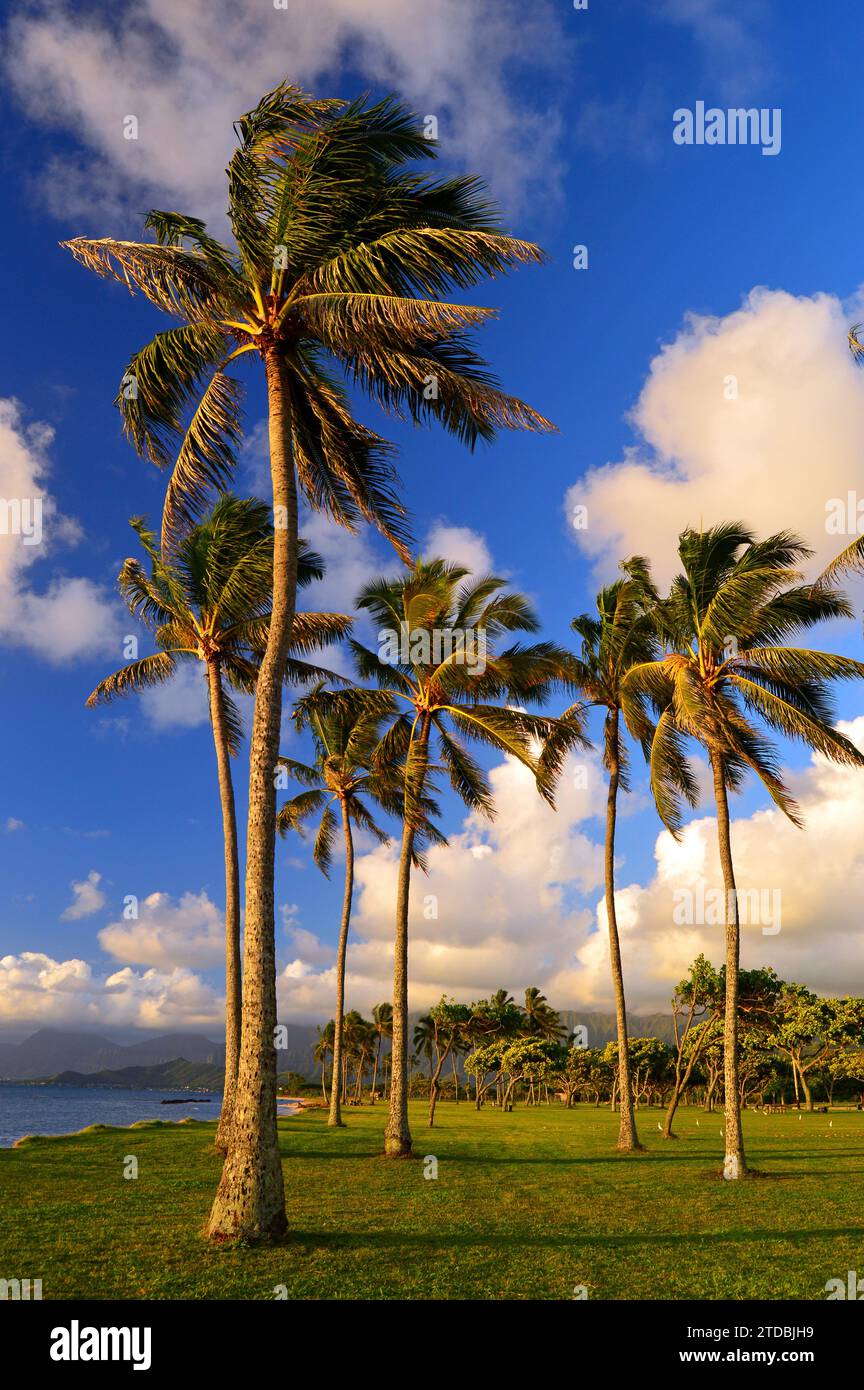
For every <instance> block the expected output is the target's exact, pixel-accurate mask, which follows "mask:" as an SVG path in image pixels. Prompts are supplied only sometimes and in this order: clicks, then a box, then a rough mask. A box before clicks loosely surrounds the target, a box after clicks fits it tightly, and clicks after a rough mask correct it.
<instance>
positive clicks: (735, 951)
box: [711, 753, 747, 1179]
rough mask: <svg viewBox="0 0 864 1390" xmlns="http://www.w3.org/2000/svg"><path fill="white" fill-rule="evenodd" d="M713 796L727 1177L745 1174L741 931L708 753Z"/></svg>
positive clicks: (724, 802) (724, 810) (719, 762)
mask: <svg viewBox="0 0 864 1390" xmlns="http://www.w3.org/2000/svg"><path fill="white" fill-rule="evenodd" d="M711 766H712V768H713V771H714V797H715V800H716V802H717V838H718V841H719V846H720V864H721V867H722V869H723V886H724V888H725V890H726V895H725V896H726V1005H725V1010H726V1012H725V1017H724V1020H723V1090H724V1109H725V1134H726V1154H725V1157H724V1160H723V1176H724V1178H728V1179H735V1178H743V1177H746V1175H747V1164H746V1160H745V1158H744V1136H743V1134H742V1132H741V1101H740V1097H739V1093H738V1085H739V1078H738V962H739V957H740V954H741V939H740V938H741V933H740V929H739V925H738V895H737V893H736V891H735V869H734V866H733V863H732V841H731V837H730V832H729V801H728V798H727V796H726V778H725V776H724V769H723V759H722V758H721V757H720V755H719V754H716V753H715V754H712V756H711Z"/></svg>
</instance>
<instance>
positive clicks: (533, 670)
mask: <svg viewBox="0 0 864 1390" xmlns="http://www.w3.org/2000/svg"><path fill="white" fill-rule="evenodd" d="M357 606H358V608H360V609H361V610H362V611H364V612H366V613H368V614H369V615H370V617H371V618H372V620H373V622H374V624H375V626H376V628H377V629H378V635H379V642H380V643H381V647H380V649H379V651H378V652H374V651H370V650H369V649H368V648H366V647H363V646H361V645H360V644H359V643H358V642H356V641H352V644H351V645H352V647H353V649H354V652H355V656H356V660H357V664H358V669H359V671H360V675H361V676H362V677H363V678H364V679H367V680H368V679H373V680H375V681H377V683H378V684H379V685H380V686H381V687H382V688H383V689H384V690H386V691H389V692H390V694H391V697H392V706H393V718H392V722H391V723H390V726H389V728H388V730H387V733H386V734H385V736H384V738H383V740H382V744H381V757H382V758H383V759H384V760H385V762H389V761H390V760H391V759H392V758H393V757H396V758H398V759H399V760H401V761H402V762H404V767H405V817H404V821H403V832H402V846H401V850H400V858H399V870H398V880H397V885H398V886H397V901H396V941H395V963H394V981H393V1074H392V1084H391V1088H390V1112H389V1116H388V1120H387V1127H386V1129H385V1136H384V1140H385V1153H386V1154H387V1155H388V1156H389V1157H392V1158H398V1157H407V1156H408V1155H410V1153H411V1131H410V1128H409V1125H408V1106H407V1101H408V1067H407V1058H408V1037H407V1019H408V906H409V892H410V881H411V868H412V863H413V860H414V857H415V849H414V844H415V839H416V836H417V834H418V833H419V831H420V829H421V828H422V824H423V820H424V811H423V804H422V798H423V796H424V795H426V792H427V788H428V787H429V785H430V779H431V777H432V774H433V771H434V769H435V768H436V767H438V766H441V767H443V768H444V769H445V770H446V772H447V773H448V775H449V779H450V783H451V786H452V787H453V789H454V790H455V791H456V792H457V793H458V794H459V795H460V796H461V797H462V799H463V801H465V803H466V805H468V806H469V807H470V808H471V809H472V810H473V811H478V812H480V813H482V814H484V815H487V816H491V815H492V814H493V813H494V805H493V801H492V794H491V788H490V784H489V780H488V778H487V776H486V774H485V772H484V771H483V769H482V768H481V767H480V765H479V764H478V763H477V762H476V760H475V759H474V758H473V757H472V756H471V754H470V752H469V751H468V748H467V747H466V743H465V740H473V741H476V742H479V743H482V744H484V745H486V746H487V747H491V748H494V749H495V750H497V751H498V752H502V753H506V754H509V755H511V756H513V757H515V758H517V759H518V760H519V761H520V762H522V763H523V764H524V765H525V766H526V767H527V768H529V769H530V770H531V772H532V773H533V775H534V776H535V778H536V779H537V786H538V789H539V790H540V792H541V794H542V795H543V796H545V797H546V798H547V800H548V801H549V802H550V804H551V801H552V793H551V789H550V788H551V782H552V780H553V778H554V774H555V773H556V772H557V767H556V766H555V765H554V764H553V763H552V762H551V761H549V762H547V764H546V765H545V766H541V765H540V762H539V761H538V756H537V751H536V750H537V748H538V746H539V742H538V741H540V740H543V739H544V738H548V735H549V733H550V731H551V727H552V725H551V721H549V720H547V719H543V718H541V717H540V716H539V715H534V714H530V713H526V712H525V711H524V710H523V709H521V708H514V706H522V705H525V704H528V703H530V702H535V703H538V704H542V703H544V702H545V701H546V700H548V699H549V697H550V695H551V694H552V692H553V691H554V690H555V689H556V688H558V687H560V686H562V685H563V684H564V682H565V679H566V671H567V666H568V657H567V654H566V653H565V652H563V651H561V649H560V648H558V647H556V646H554V645H553V644H552V643H550V642H536V643H532V644H529V645H521V644H520V643H514V644H512V645H511V646H509V647H501V645H500V641H501V638H502V637H503V636H504V635H505V634H508V633H512V632H534V631H536V629H537V626H538V623H537V619H536V617H535V616H534V614H533V612H532V611H531V609H530V607H529V605H528V602H527V600H526V599H525V598H523V596H522V595H521V594H517V593H514V592H512V591H506V590H505V583H504V580H503V579H499V578H496V577H495V576H494V575H487V576H485V577H482V578H479V579H472V578H469V575H468V571H467V570H465V569H463V568H461V567H460V566H458V565H452V564H448V563H447V562H445V561H444V560H429V561H420V560H418V561H417V564H416V565H415V567H414V568H413V569H410V570H408V571H407V573H405V574H403V575H400V576H399V577H397V578H396V579H379V580H376V581H375V582H374V583H372V584H368V585H367V586H366V588H365V589H364V590H363V592H362V593H361V594H360V597H359V598H358V600H357ZM505 700H506V701H508V702H509V703H508V704H507V705H502V704H500V703H498V702H499V701H505Z"/></svg>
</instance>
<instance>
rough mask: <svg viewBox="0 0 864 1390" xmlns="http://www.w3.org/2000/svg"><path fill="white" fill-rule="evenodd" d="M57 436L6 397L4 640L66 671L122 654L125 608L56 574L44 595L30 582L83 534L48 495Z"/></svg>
mask: <svg viewBox="0 0 864 1390" xmlns="http://www.w3.org/2000/svg"><path fill="white" fill-rule="evenodd" d="M53 437H54V436H53V431H52V430H51V429H50V427H49V426H47V425H44V424H39V423H35V424H29V425H28V424H25V422H24V418H23V414H22V410H21V406H20V405H19V403H18V402H17V401H15V400H11V399H5V400H4V399H0V499H2V519H0V638H2V641H3V642H4V643H5V644H6V645H10V646H20V647H25V648H27V649H28V650H29V651H31V652H33V653H35V654H36V655H37V656H40V657H42V658H43V660H45V661H48V662H50V663H52V664H54V665H60V664H62V663H64V662H66V661H69V660H71V659H73V658H77V657H91V656H102V655H109V654H110V653H112V652H117V651H119V649H120V631H121V628H120V609H119V605H118V604H117V602H116V601H115V600H114V599H113V597H111V596H109V594H108V593H107V592H106V590H105V589H103V588H102V587H101V586H100V585H97V584H94V583H93V581H92V580H90V579H82V578H69V577H66V576H59V575H54V576H53V577H52V578H51V579H50V580H49V582H48V585H47V588H44V589H43V590H42V591H41V592H37V591H36V590H34V589H33V587H32V585H31V583H30V579H31V566H33V565H34V564H35V563H36V562H37V561H39V560H44V559H45V557H46V555H47V554H50V553H51V551H52V549H53V548H54V547H56V546H57V545H64V544H65V545H74V544H76V543H77V542H78V541H79V540H80V539H81V534H82V533H81V528H80V526H79V525H78V523H77V522H76V521H74V519H72V518H69V517H62V516H61V515H60V514H59V513H58V511H57V507H56V504H55V503H54V501H53V499H52V498H51V497H50V496H49V495H48V494H47V493H46V489H45V483H46V479H47V476H48V473H49V462H48V449H49V447H50V445H51V443H52V441H53ZM40 509H41V510H40ZM40 517H41V520H40Z"/></svg>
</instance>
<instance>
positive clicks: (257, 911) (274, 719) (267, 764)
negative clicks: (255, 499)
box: [208, 348, 297, 1241]
mask: <svg viewBox="0 0 864 1390" xmlns="http://www.w3.org/2000/svg"><path fill="white" fill-rule="evenodd" d="M265 367H266V372H267V398H268V409H269V435H270V475H271V479H272V486H273V515H274V526H275V530H274V537H273V608H272V615H271V618H270V626H269V631H268V634H267V647H266V650H265V652H264V658H263V660H262V662H261V668H260V670H259V673H258V682H257V688H256V693H255V716H254V720H253V724H252V738H251V742H250V748H249V819H248V825H247V834H246V926H245V932H244V956H243V1021H242V1030H241V1040H240V1062H239V1067H238V1071H237V1090H236V1094H235V1099H234V1118H233V1126H232V1133H231V1144H230V1148H229V1151H228V1156H227V1158H226V1160H225V1166H224V1168H223V1170H222V1178H221V1180H220V1183H219V1188H218V1190H217V1192H216V1197H215V1200H214V1203H213V1208H212V1211H211V1213H210V1221H209V1226H208V1235H209V1236H210V1238H211V1240H224V1239H229V1238H232V1237H244V1238H245V1239H247V1240H251V1241H262V1240H271V1239H274V1238H276V1237H278V1236H281V1235H282V1234H283V1233H284V1232H285V1230H286V1228H287V1225H288V1222H287V1218H286V1215H285V1188H284V1183H283V1178H282V1161H281V1158H280V1156H279V1136H278V1131H277V1128H276V1047H275V1029H276V1023H277V1017H276V930H275V907H274V898H275V890H274V873H275V858H276V780H275V768H276V759H277V757H278V755H279V735H280V732H281V724H282V684H283V680H284V676H285V664H286V661H287V658H288V648H289V646H290V643H291V628H292V624H293V622H294V605H295V596H296V590H297V483H296V479H295V476H294V460H293V457H292V444H291V401H290V392H289V386H288V377H287V372H286V369H285V366H284V363H283V362H282V360H281V359H280V357H279V356H278V354H277V353H276V351H275V350H274V349H272V348H271V349H270V350H269V351H268V353H267V355H266V358H265Z"/></svg>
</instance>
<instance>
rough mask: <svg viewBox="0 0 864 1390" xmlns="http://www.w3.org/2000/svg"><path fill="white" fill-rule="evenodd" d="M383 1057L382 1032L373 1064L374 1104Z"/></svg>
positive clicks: (379, 1035) (373, 1102)
mask: <svg viewBox="0 0 864 1390" xmlns="http://www.w3.org/2000/svg"><path fill="white" fill-rule="evenodd" d="M380 1059H381V1034H380V1033H379V1034H378V1043H377V1046H376V1048H375V1061H374V1063H373V1065H372V1093H371V1094H372V1104H373V1105H374V1104H375V1087H376V1085H377V1084H378V1063H379V1061H380Z"/></svg>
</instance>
